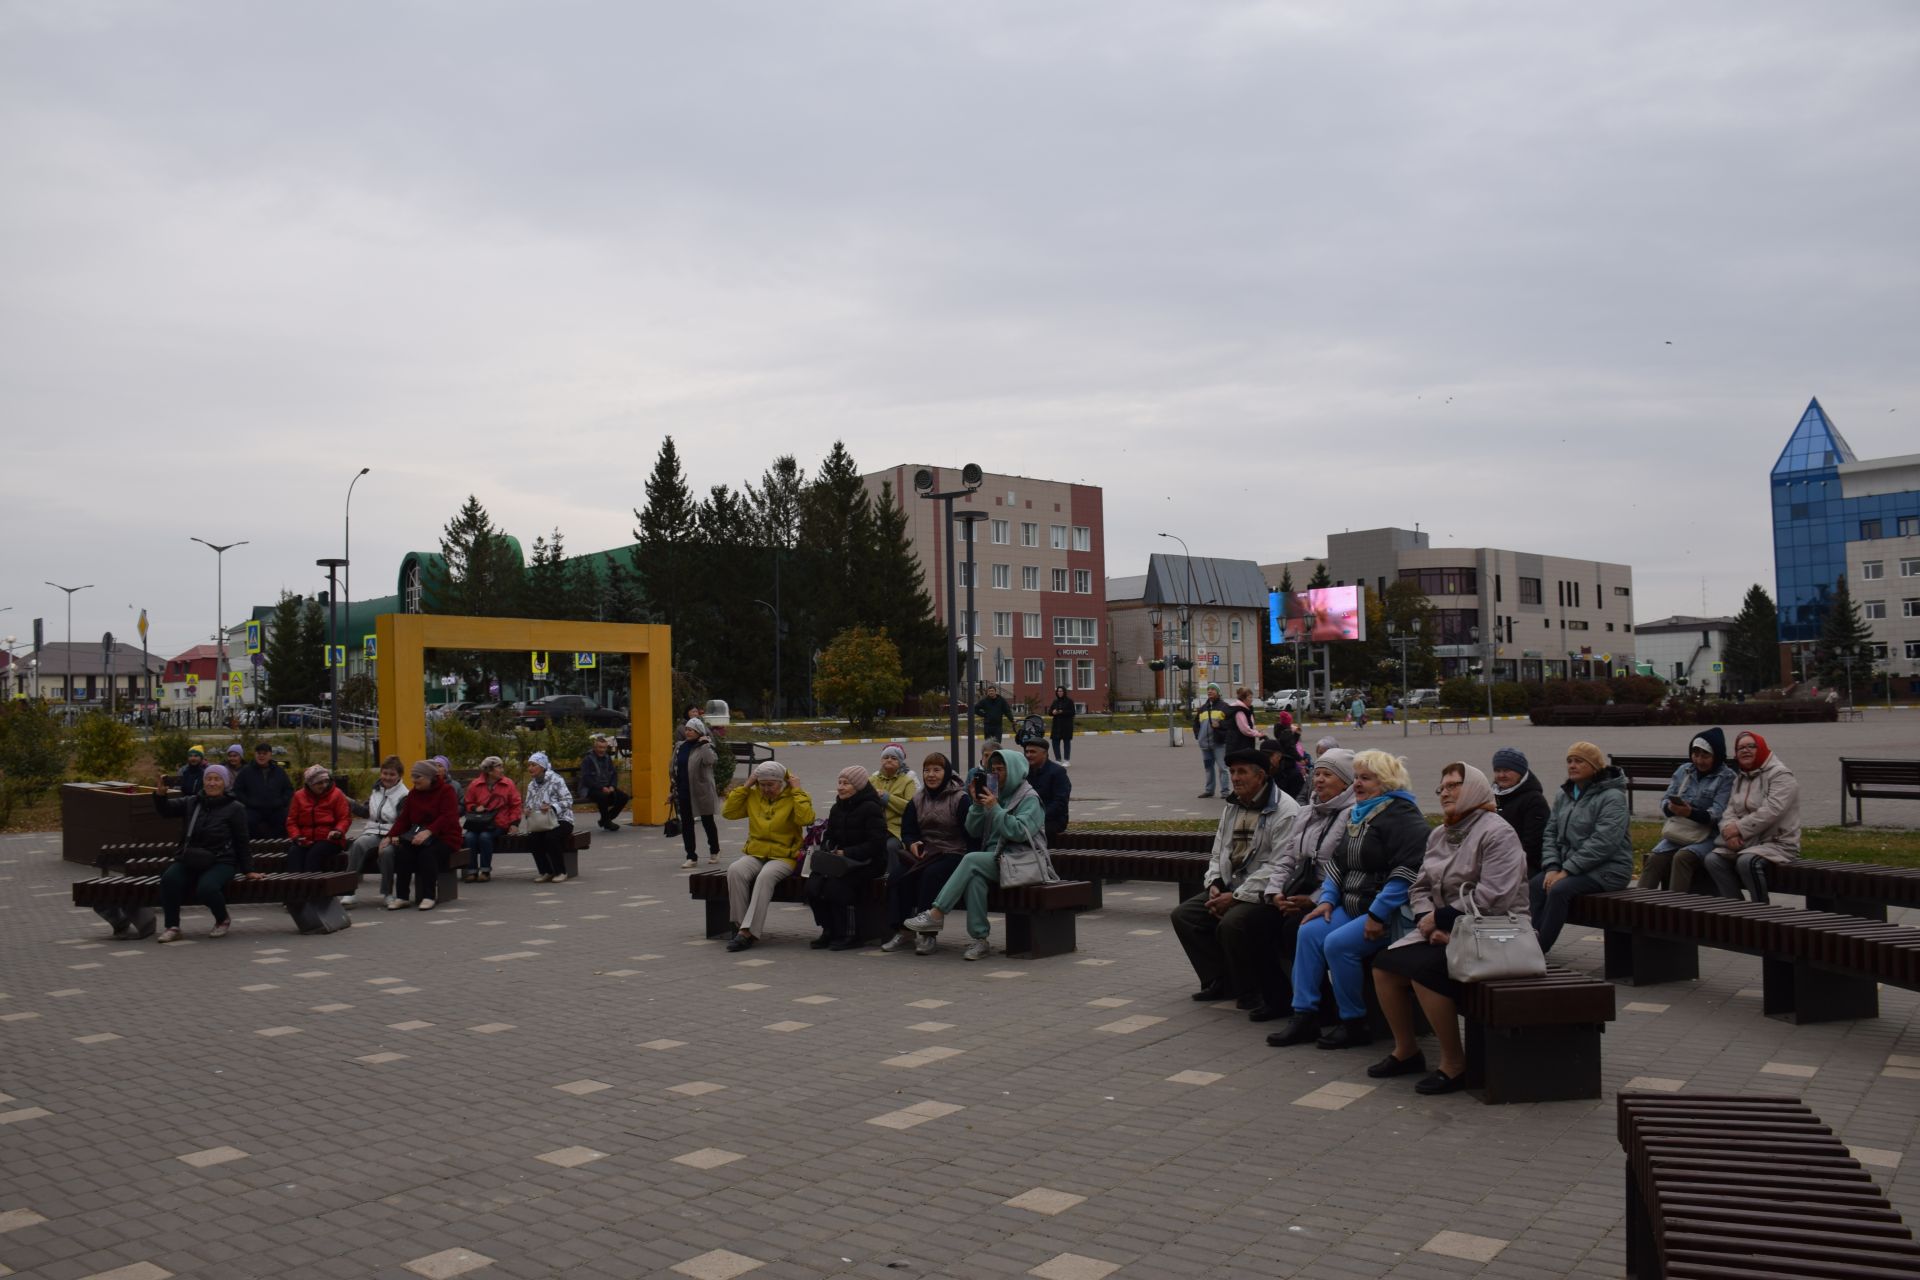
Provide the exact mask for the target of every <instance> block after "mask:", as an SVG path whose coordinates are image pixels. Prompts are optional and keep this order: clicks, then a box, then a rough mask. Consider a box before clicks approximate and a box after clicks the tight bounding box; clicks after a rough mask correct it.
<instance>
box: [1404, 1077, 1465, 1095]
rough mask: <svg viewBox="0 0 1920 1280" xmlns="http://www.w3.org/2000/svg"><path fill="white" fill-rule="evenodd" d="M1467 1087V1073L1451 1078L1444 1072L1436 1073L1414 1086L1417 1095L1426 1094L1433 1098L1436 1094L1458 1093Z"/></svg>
mask: <svg viewBox="0 0 1920 1280" xmlns="http://www.w3.org/2000/svg"><path fill="white" fill-rule="evenodd" d="M1466 1087H1467V1073H1466V1072H1464V1071H1462V1072H1461V1073H1460V1074H1459V1075H1457V1076H1450V1075H1448V1074H1447V1073H1446V1072H1444V1071H1436V1072H1434V1073H1433V1074H1432V1075H1430V1076H1427V1077H1425V1078H1424V1079H1422V1080H1421V1081H1420V1083H1418V1084H1416V1085H1414V1086H1413V1091H1414V1092H1415V1093H1424V1094H1426V1095H1427V1096H1428V1097H1432V1096H1433V1095H1434V1094H1436V1093H1458V1092H1460V1091H1461V1090H1462V1089H1464V1088H1466Z"/></svg>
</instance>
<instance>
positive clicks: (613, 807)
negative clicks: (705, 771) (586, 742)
mask: <svg viewBox="0 0 1920 1280" xmlns="http://www.w3.org/2000/svg"><path fill="white" fill-rule="evenodd" d="M688 723H689V724H697V725H699V726H700V730H701V736H702V737H704V736H705V733H706V725H705V724H704V723H702V722H701V721H698V720H690V721H688ZM709 750H711V748H709ZM708 767H709V768H711V767H712V765H711V762H709V765H708ZM580 798H581V799H582V800H585V801H586V802H587V803H589V804H591V805H592V806H593V807H594V808H596V809H598V810H599V811H600V829H601V830H602V831H618V830H619V829H620V824H619V823H618V822H616V821H614V820H615V819H616V818H618V817H619V816H620V811H621V810H622V809H624V808H626V807H627V801H629V800H631V799H633V797H632V796H630V795H628V794H627V793H626V792H624V791H622V790H621V789H620V762H619V761H618V760H616V759H614V756H613V739H612V738H609V737H607V736H606V735H605V734H595V735H594V738H593V749H592V750H591V751H589V752H587V755H586V758H585V759H584V760H582V761H581V762H580ZM680 816H681V818H682V819H683V820H684V819H685V818H687V817H690V816H691V814H690V812H689V811H687V810H685V809H683V810H681V814H680ZM707 829H708V831H709V832H711V831H712V829H713V824H712V823H711V822H709V823H708V824H707Z"/></svg>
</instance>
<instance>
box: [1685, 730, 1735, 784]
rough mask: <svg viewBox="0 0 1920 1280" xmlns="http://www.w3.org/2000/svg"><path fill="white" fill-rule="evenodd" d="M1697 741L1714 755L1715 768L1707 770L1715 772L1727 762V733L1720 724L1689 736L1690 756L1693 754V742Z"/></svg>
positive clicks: (1688, 752) (1688, 749)
mask: <svg viewBox="0 0 1920 1280" xmlns="http://www.w3.org/2000/svg"><path fill="white" fill-rule="evenodd" d="M1696 742H1698V743H1699V744H1700V745H1701V746H1703V747H1705V748H1706V749H1707V751H1708V753H1709V754H1711V755H1712V756H1713V768H1712V769H1709V770H1707V772H1708V773H1712V772H1715V771H1716V770H1718V769H1719V768H1720V766H1721V765H1724V764H1725V763H1726V762H1727V735H1726V732H1725V731H1724V730H1722V729H1721V728H1720V726H1719V725H1714V726H1713V727H1712V728H1711V729H1702V730H1701V731H1700V732H1698V733H1696V734H1694V735H1693V736H1692V737H1691V738H1688V739H1687V754H1688V756H1692V754H1693V744H1694V743H1696Z"/></svg>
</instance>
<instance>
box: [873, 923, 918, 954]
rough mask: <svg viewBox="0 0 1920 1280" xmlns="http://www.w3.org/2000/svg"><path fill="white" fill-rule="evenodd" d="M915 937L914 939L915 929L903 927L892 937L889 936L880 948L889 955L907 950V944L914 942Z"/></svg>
mask: <svg viewBox="0 0 1920 1280" xmlns="http://www.w3.org/2000/svg"><path fill="white" fill-rule="evenodd" d="M913 939H914V932H913V930H911V929H902V930H900V932H898V933H896V934H894V935H893V936H892V937H891V938H888V939H887V940H886V941H885V942H883V943H881V944H880V949H881V950H882V951H884V952H886V953H887V954H888V955H892V954H893V953H894V952H896V951H905V950H906V949H907V944H908V943H909V942H912V941H913Z"/></svg>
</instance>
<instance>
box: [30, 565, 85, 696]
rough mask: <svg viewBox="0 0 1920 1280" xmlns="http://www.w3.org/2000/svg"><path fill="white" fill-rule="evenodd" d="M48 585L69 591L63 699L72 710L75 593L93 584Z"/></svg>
mask: <svg viewBox="0 0 1920 1280" xmlns="http://www.w3.org/2000/svg"><path fill="white" fill-rule="evenodd" d="M41 581H43V582H46V579H44V578H43V579H41ZM47 585H48V586H50V587H52V588H53V589H54V590H55V591H64V592H66V593H67V684H66V691H65V692H66V696H65V697H64V698H62V699H61V701H63V702H65V703H66V705H67V707H68V709H69V710H71V709H72V707H73V593H74V592H76V591H87V590H90V589H92V587H93V584H92V583H91V582H89V583H87V584H86V586H83V587H63V586H61V585H60V584H59V583H57V582H47Z"/></svg>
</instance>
